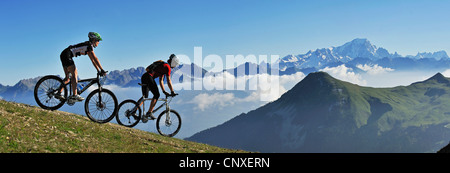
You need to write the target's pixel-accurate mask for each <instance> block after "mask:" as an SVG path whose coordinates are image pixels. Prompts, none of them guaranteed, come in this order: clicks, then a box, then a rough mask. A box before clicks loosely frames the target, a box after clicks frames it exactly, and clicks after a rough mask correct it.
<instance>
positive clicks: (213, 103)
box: [189, 93, 235, 111]
mask: <svg viewBox="0 0 450 173" xmlns="http://www.w3.org/2000/svg"><path fill="white" fill-rule="evenodd" d="M233 100H235V96H234V94H233V93H225V94H221V93H214V94H207V93H202V94H199V95H197V96H195V97H194V98H193V99H192V100H191V101H190V102H189V103H195V104H197V107H195V108H194V109H198V110H201V111H205V110H206V109H208V108H211V107H214V108H218V109H219V110H221V109H223V108H224V107H226V106H230V105H233V104H234V101H233Z"/></svg>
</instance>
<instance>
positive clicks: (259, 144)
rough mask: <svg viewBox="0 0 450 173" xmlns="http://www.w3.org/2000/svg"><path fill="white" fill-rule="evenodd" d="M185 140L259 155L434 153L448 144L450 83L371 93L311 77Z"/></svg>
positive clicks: (438, 80) (440, 80)
mask: <svg viewBox="0 0 450 173" xmlns="http://www.w3.org/2000/svg"><path fill="white" fill-rule="evenodd" d="M187 139H188V140H192V141H196V142H202V143H207V144H211V145H216V146H221V147H226V148H236V149H244V150H249V151H260V152H436V151H438V150H439V149H440V148H442V147H443V146H445V145H446V144H448V141H449V140H450V79H448V78H445V77H444V76H443V75H442V74H440V73H438V74H436V75H434V76H433V77H431V78H429V79H427V80H425V81H422V82H416V83H413V84H411V85H409V86H399V87H394V88H371V87H361V86H358V85H355V84H351V83H348V82H344V81H340V80H337V79H335V78H333V77H331V76H330V75H328V74H327V73H325V72H317V73H310V74H309V75H308V76H307V77H306V78H304V79H303V80H302V81H301V82H299V83H298V84H297V85H295V86H294V87H293V88H292V89H291V90H289V91H288V92H286V93H285V94H283V95H282V96H281V97H280V98H279V99H278V100H276V101H274V102H271V103H268V104H266V105H264V106H262V107H260V108H258V109H256V110H253V111H250V112H248V113H246V114H245V113H244V114H241V115H239V116H236V117H235V118H233V119H231V120H229V121H227V122H225V123H223V124H221V125H219V126H216V127H214V128H210V129H207V130H204V131H202V132H199V133H197V134H195V135H193V136H192V137H190V138H187Z"/></svg>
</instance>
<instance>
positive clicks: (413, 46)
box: [0, 0, 450, 85]
mask: <svg viewBox="0 0 450 173" xmlns="http://www.w3.org/2000/svg"><path fill="white" fill-rule="evenodd" d="M448 7H450V1H444V0H420V1H419V0H376V1H375V0H374V1H360V0H340V1H336V0H318V1H300V0H296V1H294V0H284V1H275V0H270V1H269V0H226V1H218V0H192V1H185V0H161V1H143V0H142V1H134V0H128V1H115V0H102V1H96V0H87V1H84V0H77V1H61V0H59V1H56V0H55V1H53V0H40V1H36V0H29V1H28V0H2V1H0V22H1V27H0V59H1V63H0V84H4V85H5V84H7V85H14V84H15V83H16V82H18V81H19V80H20V79H24V78H32V77H36V76H43V75H48V74H59V75H62V74H63V70H62V66H61V62H60V60H59V54H60V53H61V51H62V50H63V49H64V48H66V47H67V46H68V45H70V44H76V43H79V42H83V41H86V40H87V33H88V32H90V31H95V32H98V33H100V34H101V35H102V37H103V38H104V41H103V42H101V43H100V45H99V47H98V48H96V49H95V53H96V54H97V56H98V57H99V59H100V61H101V63H102V65H103V67H104V68H105V70H109V71H111V70H122V69H127V68H132V67H138V66H147V65H149V64H150V63H151V62H153V61H155V60H158V59H163V60H166V59H167V58H168V56H169V55H170V54H171V53H175V54H185V55H188V56H190V57H191V58H193V50H194V47H195V46H202V47H203V56H205V55H208V54H218V55H220V56H222V57H225V55H228V54H231V55H236V54H243V55H248V54H254V55H260V54H264V55H280V57H283V56H285V55H288V54H303V53H306V52H307V51H308V50H311V49H316V48H325V47H330V46H339V45H342V44H344V43H345V42H348V41H351V40H353V39H354V38H367V39H369V40H370V41H371V42H372V44H375V45H377V46H378V47H384V48H386V49H387V50H389V51H390V52H395V51H397V52H398V53H399V54H401V55H415V54H417V52H435V51H439V50H445V51H447V52H450V44H449V40H450V32H449V30H448V28H450V22H448V16H450V10H448ZM75 63H76V65H77V68H78V70H79V73H80V77H82V78H87V77H92V76H94V74H95V68H94V67H93V66H92V64H91V62H90V61H89V58H88V57H87V56H81V57H77V58H76V59H75Z"/></svg>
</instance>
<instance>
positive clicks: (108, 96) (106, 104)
mask: <svg viewBox="0 0 450 173" xmlns="http://www.w3.org/2000/svg"><path fill="white" fill-rule="evenodd" d="M84 110H85V111H86V116H87V117H88V118H89V119H91V120H92V121H94V122H97V123H107V122H109V121H111V120H112V119H113V118H114V116H115V115H116V111H117V98H116V96H115V95H114V93H113V92H111V91H110V90H107V89H104V88H102V90H101V91H100V90H99V89H96V90H94V91H92V92H91V93H90V94H89V95H88V97H87V98H86V102H85V103H84Z"/></svg>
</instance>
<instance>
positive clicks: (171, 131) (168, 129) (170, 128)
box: [156, 109, 181, 137]
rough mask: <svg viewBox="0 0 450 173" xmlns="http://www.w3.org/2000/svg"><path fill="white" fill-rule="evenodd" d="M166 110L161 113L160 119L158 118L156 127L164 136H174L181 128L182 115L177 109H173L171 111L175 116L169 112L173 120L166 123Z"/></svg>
mask: <svg viewBox="0 0 450 173" xmlns="http://www.w3.org/2000/svg"><path fill="white" fill-rule="evenodd" d="M166 112H167V110H164V111H163V112H161V114H159V116H158V119H157V120H156V129H157V130H158V133H159V134H161V135H163V136H167V137H173V136H175V135H176V134H177V133H178V131H180V129H181V116H180V114H178V112H177V111H175V110H173V109H171V110H170V112H171V113H173V115H175V116H173V115H172V114H170V113H169V114H170V119H171V122H170V123H169V124H168V123H166V116H167V114H166ZM161 121H162V122H161Z"/></svg>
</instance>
